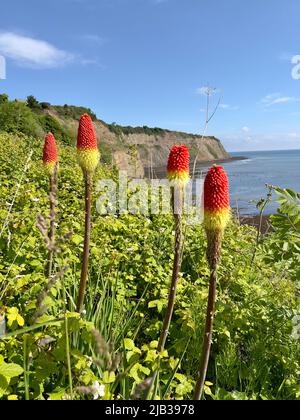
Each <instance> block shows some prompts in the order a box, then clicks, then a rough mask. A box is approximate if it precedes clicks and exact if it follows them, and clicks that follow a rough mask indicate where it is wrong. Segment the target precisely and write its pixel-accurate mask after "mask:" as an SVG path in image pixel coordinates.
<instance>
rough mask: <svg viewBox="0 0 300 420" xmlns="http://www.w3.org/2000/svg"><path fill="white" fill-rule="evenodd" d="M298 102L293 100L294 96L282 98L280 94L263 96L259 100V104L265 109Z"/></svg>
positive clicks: (295, 99)
mask: <svg viewBox="0 0 300 420" xmlns="http://www.w3.org/2000/svg"><path fill="white" fill-rule="evenodd" d="M298 100H299V99H298V98H295V97H294V96H282V95H281V94H280V93H272V94H271V95H267V96H265V97H264V98H263V99H262V100H261V103H262V104H263V106H265V107H270V106H273V105H278V104H286V103H290V102H295V101H298Z"/></svg>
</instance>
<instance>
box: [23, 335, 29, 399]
mask: <svg viewBox="0 0 300 420" xmlns="http://www.w3.org/2000/svg"><path fill="white" fill-rule="evenodd" d="M23 369H24V387H25V400H26V401H29V400H30V396H29V377H28V357H27V335H25V336H24V338H23Z"/></svg>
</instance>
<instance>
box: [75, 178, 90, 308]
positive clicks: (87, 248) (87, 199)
mask: <svg viewBox="0 0 300 420" xmlns="http://www.w3.org/2000/svg"><path fill="white" fill-rule="evenodd" d="M84 181H85V233H84V247H83V255H82V269H81V279H80V286H79V296H78V302H77V311H78V312H81V310H82V307H83V301H84V295H85V291H86V286H87V277H88V267H89V256H90V239H91V210H92V175H91V174H90V173H89V172H87V171H85V172H84Z"/></svg>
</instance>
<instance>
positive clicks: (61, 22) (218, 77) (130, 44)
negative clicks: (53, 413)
mask: <svg viewBox="0 0 300 420" xmlns="http://www.w3.org/2000/svg"><path fill="white" fill-rule="evenodd" d="M3 3H4V4H2V5H1V20H0V54H1V55H2V56H4V57H5V59H6V62H7V78H6V80H0V92H1V91H2V92H7V93H8V94H9V95H10V96H11V97H13V98H15V97H16V98H25V97H26V96H27V95H29V94H33V95H35V96H36V97H37V98H38V99H39V100H40V101H49V102H51V103H54V104H65V103H68V104H74V105H84V106H88V107H90V108H92V109H93V110H94V111H95V112H96V113H97V115H98V117H99V118H101V119H104V120H105V121H107V122H117V123H120V124H125V125H149V126H159V127H163V128H169V129H175V130H179V131H188V132H194V133H201V132H202V131H203V126H204V121H205V113H204V112H203V110H204V108H205V101H206V98H205V96H204V95H203V89H201V87H203V86H207V85H210V86H212V87H214V88H216V92H215V94H214V95H213V98H212V101H213V102H214V103H216V102H217V101H218V98H219V97H221V102H220V107H219V109H218V111H217V113H216V115H215V117H214V118H213V120H212V121H211V123H210V125H209V127H208V131H207V133H208V134H210V135H215V136H217V137H219V138H220V139H221V140H222V141H223V143H224V144H225V146H226V147H227V148H228V149H229V150H232V151H234V150H259V149H265V150H269V149H284V148H300V69H299V71H298V69H297V67H296V64H297V63H298V61H299V62H300V25H299V16H300V2H299V0H286V1H283V0H263V1H262V0H251V1H250V0H244V1H241V0H226V1H225V0H210V1H204V0H51V1H47V2H42V1H40V0H26V1H24V0H10V1H3ZM297 56H299V57H297ZM293 57H294V64H292V62H291V60H292V58H293ZM293 69H294V73H293V75H294V77H292V70H293ZM298 75H299V79H298ZM212 107H213V104H212Z"/></svg>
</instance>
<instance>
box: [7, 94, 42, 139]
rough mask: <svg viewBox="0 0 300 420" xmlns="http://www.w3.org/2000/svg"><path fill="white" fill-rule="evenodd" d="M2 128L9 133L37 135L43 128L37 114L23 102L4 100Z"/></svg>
mask: <svg viewBox="0 0 300 420" xmlns="http://www.w3.org/2000/svg"><path fill="white" fill-rule="evenodd" d="M0 130H1V131H6V132H7V133H23V134H25V135H26V136H32V137H37V136H39V135H40V134H41V129H40V127H39V125H38V123H37V120H36V116H35V114H34V113H33V112H32V111H31V110H30V109H29V108H28V107H27V105H26V104H24V103H21V102H16V101H14V102H4V103H2V104H1V105H0Z"/></svg>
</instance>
